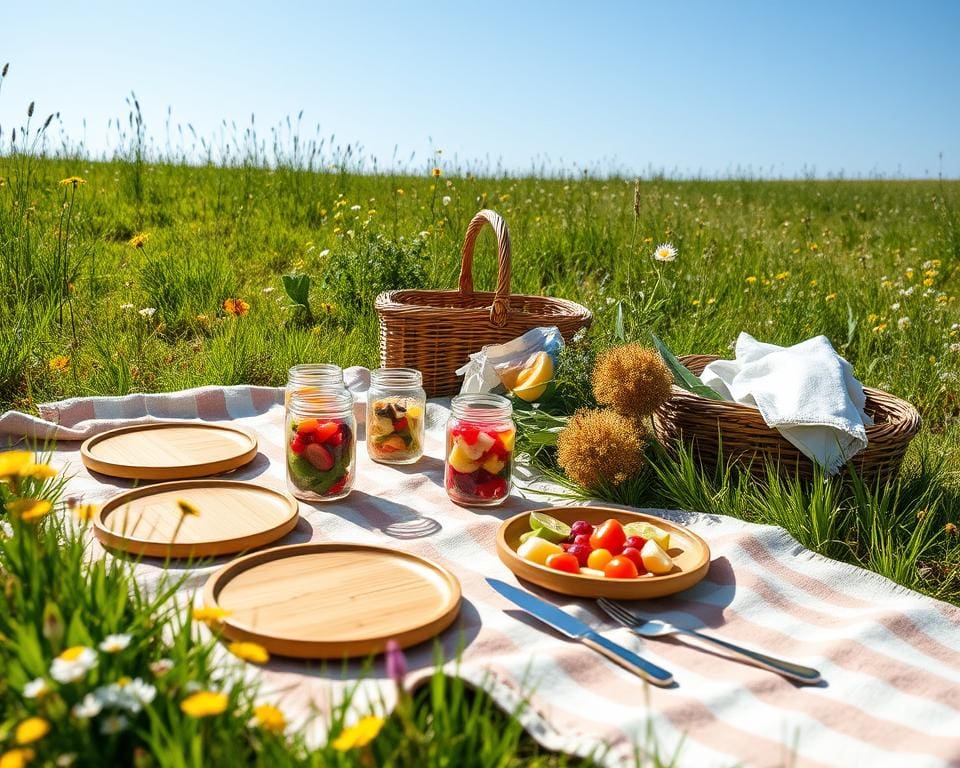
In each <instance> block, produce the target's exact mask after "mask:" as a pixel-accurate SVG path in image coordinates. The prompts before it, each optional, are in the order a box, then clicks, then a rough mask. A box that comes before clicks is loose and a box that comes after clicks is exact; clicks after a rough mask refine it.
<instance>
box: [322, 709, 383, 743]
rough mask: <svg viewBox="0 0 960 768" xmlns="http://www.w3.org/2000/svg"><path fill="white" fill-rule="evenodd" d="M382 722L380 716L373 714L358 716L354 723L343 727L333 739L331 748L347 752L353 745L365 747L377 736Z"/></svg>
mask: <svg viewBox="0 0 960 768" xmlns="http://www.w3.org/2000/svg"><path fill="white" fill-rule="evenodd" d="M384 722H385V720H384V719H383V718H382V717H376V716H375V715H367V716H366V717H362V718H360V720H359V721H358V722H357V723H356V724H355V725H351V726H350V727H349V728H344V730H343V732H342V733H341V734H340V735H339V736H337V738H336V739H334V740H333V748H334V749H336V750H337V751H338V752H347V751H349V750H351V749H354V748H355V747H365V746H366V745H367V744H369V743H370V742H371V741H373V740H374V739H375V738H376V737H377V734H378V733H380V729H381V728H383V724H384Z"/></svg>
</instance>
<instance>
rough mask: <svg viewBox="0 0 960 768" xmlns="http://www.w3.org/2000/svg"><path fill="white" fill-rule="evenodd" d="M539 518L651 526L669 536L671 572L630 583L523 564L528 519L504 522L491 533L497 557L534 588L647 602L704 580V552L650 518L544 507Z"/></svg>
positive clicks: (686, 534)
mask: <svg viewBox="0 0 960 768" xmlns="http://www.w3.org/2000/svg"><path fill="white" fill-rule="evenodd" d="M533 511H535V512H543V513H545V514H548V515H550V516H552V517H555V518H557V519H558V520H562V521H563V522H565V523H566V524H567V525H572V524H573V523H574V522H576V521H577V520H586V521H587V522H588V523H590V524H591V525H599V524H600V523H602V522H603V521H604V520H609V519H610V518H613V519H615V520H619V521H620V522H621V523H623V524H624V525H626V524H627V523H634V522H645V523H652V524H653V525H656V526H657V527H658V528H662V529H663V530H664V531H667V532H668V533H669V534H670V549H669V550H668V552H667V554H668V555H670V557H672V558H673V562H674V564H675V565H674V569H673V571H671V572H670V573H666V574H664V575H662V576H653V575H648V576H641V577H639V578H636V579H608V578H605V577H602V576H588V575H583V574H574V573H563V572H562V571H555V570H553V569H552V568H547V567H546V566H545V565H537V564H536V563H531V562H529V561H528V560H524V559H523V558H521V557H520V556H519V555H517V547H518V546H520V536H521V535H523V534H524V533H526V532H527V531H529V530H530V513H529V512H522V513H520V514H519V515H515V516H514V517H511V518H510V519H509V520H505V521H504V523H503V525H501V526H500V530H499V531H498V533H497V555H498V556H499V557H500V560H501V561H502V562H503V564H504V565H506V566H507V568H509V569H510V570H511V571H513V572H514V574H516V575H517V576H519V577H520V578H521V579H525V580H526V581H529V582H532V583H533V584H536V585H537V586H540V587H543V588H544V589H549V590H552V591H554V592H559V593H561V594H564V595H573V596H574V597H592V598H597V597H607V598H610V599H612V600H649V599H652V598H655V597H663V596H664V595H672V594H674V593H675V592H681V591H683V590H684V589H689V588H690V587H692V586H693V585H694V584H696V583H698V582H699V581H701V580H702V579H703V577H704V576H706V575H707V570H708V569H709V567H710V547H708V546H707V542H705V541H704V540H703V539H701V538H700V537H699V536H697V534H695V533H694V532H693V531H691V530H689V529H687V528H684V527H683V526H680V525H676V524H674V523H671V522H670V521H668V520H663V519H661V518H659V517H653V516H652V515H643V514H640V513H639V512H627V511H625V510H622V509H611V508H609V507H544V508H543V509H537V510H533Z"/></svg>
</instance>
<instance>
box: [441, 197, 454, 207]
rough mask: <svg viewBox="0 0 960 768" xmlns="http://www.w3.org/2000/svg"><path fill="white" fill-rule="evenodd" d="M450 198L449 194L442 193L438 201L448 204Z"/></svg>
mask: <svg viewBox="0 0 960 768" xmlns="http://www.w3.org/2000/svg"><path fill="white" fill-rule="evenodd" d="M450 199H451V198H450V195H444V196H443V197H441V198H440V202H441V203H443V204H444V205H450Z"/></svg>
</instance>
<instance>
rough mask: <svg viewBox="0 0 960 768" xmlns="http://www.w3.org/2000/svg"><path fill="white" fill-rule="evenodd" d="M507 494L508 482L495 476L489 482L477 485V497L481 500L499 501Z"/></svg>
mask: <svg viewBox="0 0 960 768" xmlns="http://www.w3.org/2000/svg"><path fill="white" fill-rule="evenodd" d="M506 493H507V481H506V480H504V479H503V478H502V477H497V476H496V475H493V476H492V477H491V478H490V479H489V480H485V481H484V482H482V483H477V491H476V495H477V496H479V497H480V498H481V499H499V498H500V497H501V496H505V495H506Z"/></svg>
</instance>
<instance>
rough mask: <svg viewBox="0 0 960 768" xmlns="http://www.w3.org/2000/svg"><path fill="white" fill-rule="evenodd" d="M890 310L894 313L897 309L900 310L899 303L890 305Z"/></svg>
mask: <svg viewBox="0 0 960 768" xmlns="http://www.w3.org/2000/svg"><path fill="white" fill-rule="evenodd" d="M890 309H892V310H893V311H894V312H896V311H897V310H898V309H900V302H899V301H897V302H895V303H893V304H891V305H890Z"/></svg>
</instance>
